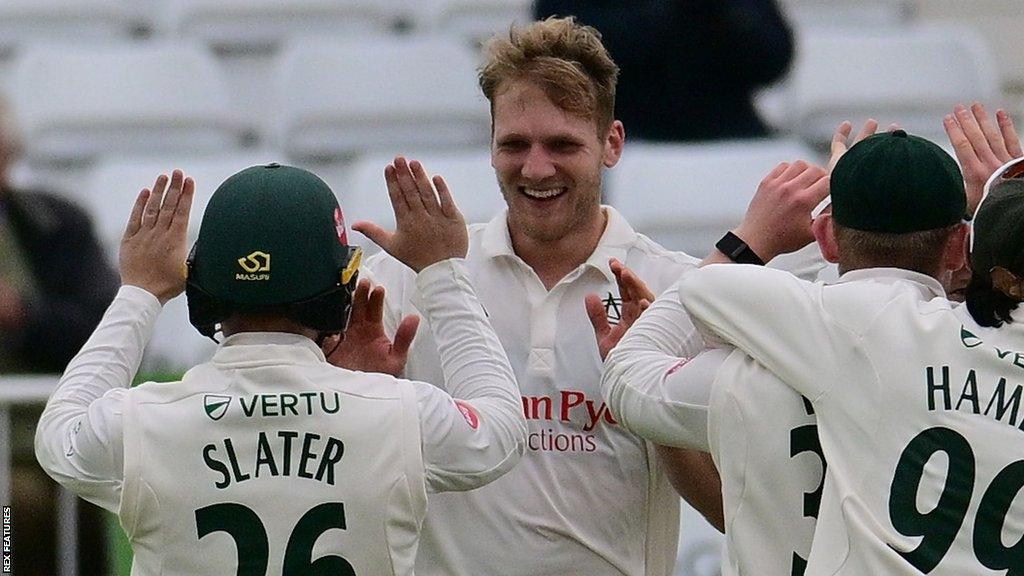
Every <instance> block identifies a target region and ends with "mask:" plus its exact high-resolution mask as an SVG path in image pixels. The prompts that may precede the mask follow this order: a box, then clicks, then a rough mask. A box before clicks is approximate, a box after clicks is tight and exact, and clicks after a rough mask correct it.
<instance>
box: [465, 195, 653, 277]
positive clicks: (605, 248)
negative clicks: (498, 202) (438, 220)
mask: <svg viewBox="0 0 1024 576" xmlns="http://www.w3.org/2000/svg"><path fill="white" fill-rule="evenodd" d="M601 210H602V211H603V212H604V213H605V215H606V216H607V217H608V221H607V222H606V223H605V227H604V232H603V233H602V234H601V239H600V240H598V242H597V248H595V249H594V252H593V253H592V254H591V255H590V257H589V258H587V260H586V262H584V266H588V267H591V268H595V269H597V270H599V271H600V272H601V273H602V274H604V276H605V278H606V279H608V281H609V282H612V281H614V280H615V275H614V274H612V269H611V267H610V266H609V265H608V260H609V259H611V258H616V259H618V260H620V261H623V262H624V261H625V259H626V254H627V253H628V251H629V247H630V246H631V245H632V244H633V243H634V242H635V241H636V231H635V230H633V227H632V226H630V225H629V223H628V222H626V219H625V218H623V216H622V214H619V212H618V210H616V209H615V208H612V207H611V206H607V205H602V206H601ZM480 246H481V248H482V249H483V253H484V255H485V256H487V257H488V258H498V257H508V256H516V254H515V251H514V250H513V249H512V237H511V236H510V235H509V231H508V208H505V209H504V210H502V211H501V212H499V213H498V215H497V216H495V217H494V218H492V219H491V221H490V222H488V223H487V224H486V226H485V227H484V232H483V240H482V241H481V245H480Z"/></svg>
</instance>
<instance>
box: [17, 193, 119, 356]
mask: <svg viewBox="0 0 1024 576" xmlns="http://www.w3.org/2000/svg"><path fill="white" fill-rule="evenodd" d="M0 226H6V227H8V231H9V232H10V233H11V235H12V236H13V237H14V238H15V239H16V241H17V243H18V247H19V248H20V252H21V255H22V258H23V259H24V261H25V263H26V265H27V267H28V269H29V270H30V272H31V275H32V282H33V284H34V289H33V290H31V292H30V293H29V294H21V295H20V299H21V307H22V310H23V318H22V320H21V322H20V326H19V327H18V328H15V329H10V328H9V329H7V330H5V334H4V338H3V345H4V346H5V347H6V348H7V350H5V351H4V352H5V354H6V355H7V356H8V357H9V358H13V361H14V365H15V366H16V367H17V368H18V369H19V371H30V372H61V371H63V370H64V367H65V365H66V364H67V363H68V361H69V360H71V358H72V357H74V355H75V354H76V353H77V352H78V349H79V348H81V346H82V344H84V343H85V341H86V339H87V338H88V337H89V334H90V333H91V332H92V330H93V329H94V328H95V327H96V324H97V323H99V320H100V318H102V317H103V312H104V311H105V310H106V307H107V306H108V305H109V304H110V302H111V301H112V300H113V298H114V294H115V293H116V292H117V288H118V286H119V284H120V280H119V278H118V275H117V273H116V272H114V270H113V269H112V268H111V266H110V264H109V263H108V262H107V259H106V255H105V253H104V251H103V249H102V247H101V246H100V243H99V242H98V241H97V239H96V236H95V234H94V233H93V230H92V223H91V221H90V219H89V217H88V216H87V215H86V214H85V212H83V211H82V209H81V208H79V207H77V206H76V205H74V204H72V203H71V202H69V201H67V200H65V199H62V198H59V197H57V196H53V195H51V194H47V193H41V192H28V191H15V190H11V189H6V190H0ZM8 257H11V254H10V253H5V254H0V258H8ZM0 280H2V279H0Z"/></svg>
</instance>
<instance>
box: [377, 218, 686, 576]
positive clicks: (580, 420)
mask: <svg viewBox="0 0 1024 576" xmlns="http://www.w3.org/2000/svg"><path fill="white" fill-rule="evenodd" d="M604 210H605V212H606V214H607V215H608V223H607V226H606V228H605V231H604V234H603V235H602V237H601V239H600V242H599V244H598V246H597V249H596V250H595V251H594V253H593V254H592V255H591V256H590V258H589V259H588V260H587V261H586V262H585V263H584V264H583V265H581V266H580V267H579V268H578V269H576V270H575V271H573V272H571V273H570V274H568V275H567V276H566V277H565V278H563V279H562V280H561V281H560V282H559V283H558V284H557V285H556V286H554V287H553V288H552V289H551V290H550V291H548V290H546V289H545V288H544V285H543V284H542V283H541V281H540V279H539V278H538V277H537V275H536V274H535V273H534V271H533V270H532V269H531V268H530V267H529V266H527V265H526V263H525V262H523V261H522V260H521V259H520V258H519V257H518V256H516V255H515V253H514V252H513V250H512V244H511V240H510V238H509V233H508V226H507V224H506V212H504V211H503V212H502V213H500V214H499V215H498V216H497V217H495V218H494V219H493V220H491V222H490V223H488V224H485V225H474V226H471V227H470V248H469V255H468V257H467V264H468V267H469V271H470V277H471V279H472V282H473V286H474V288H476V291H477V294H479V295H480V299H481V302H482V303H483V305H484V307H485V309H486V310H487V313H488V316H489V318H490V321H491V323H492V324H493V325H494V328H495V331H496V332H497V333H498V337H499V338H500V339H501V343H502V345H503V346H504V347H505V351H506V352H507V353H508V356H509V360H510V361H511V363H512V367H513V369H514V370H515V373H516V378H517V380H518V381H519V386H520V389H521V391H522V406H521V409H522V410H523V412H524V413H525V415H526V418H527V424H528V427H529V434H528V437H527V451H526V454H525V455H524V456H523V458H522V460H521V461H520V463H519V465H518V466H517V467H516V468H515V469H514V470H512V471H511V472H510V473H509V474H507V475H505V476H504V477H503V478H501V479H500V480H499V481H497V482H494V483H492V484H490V485H488V486H486V487H484V488H481V489H478V490H474V491H472V492H466V493H459V494H439V495H432V496H431V497H430V499H429V509H428V512H427V519H426V522H425V524H424V530H423V538H422V540H421V544H420V554H419V557H418V558H417V563H416V569H417V573H419V574H421V575H428V576H433V575H436V576H442V575H443V576H453V575H455V576H458V575H466V576H469V575H473V576H476V575H481V574H488V575H501V576H514V575H527V574H529V575H541V574H545V575H547V574H602V575H604V574H627V575H630V576H639V575H643V574H648V575H665V574H669V573H670V572H671V569H672V565H673V563H674V559H675V551H676V545H677V542H678V526H679V519H678V514H679V496H678V495H677V494H676V493H675V491H674V490H673V489H672V487H671V485H670V484H669V482H668V479H667V477H666V476H665V475H664V473H663V472H662V470H660V468H659V463H658V461H657V458H656V457H655V455H654V450H653V447H652V445H651V444H650V443H648V442H646V441H644V440H642V439H640V438H638V437H637V436H635V435H634V434H632V433H630V432H628V431H626V430H624V429H623V428H622V427H621V426H620V425H619V423H618V420H617V419H616V417H615V415H614V413H613V412H611V411H609V410H608V407H607V406H606V405H605V403H604V402H603V401H602V399H601V394H600V387H599V385H600V378H601V359H600V356H599V354H598V350H597V343H596V340H595V338H594V331H593V328H592V327H591V325H590V321H589V320H588V318H587V314H586V309H585V306H584V296H585V295H586V294H588V293H591V292H593V293H597V294H599V295H600V296H601V297H602V298H603V299H605V302H606V309H607V311H608V316H609V319H610V320H613V321H614V320H616V319H617V317H618V306H619V304H620V300H619V293H618V288H617V286H616V283H615V277H614V275H613V274H612V272H611V270H610V269H609V267H608V259H609V258H618V259H619V260H620V261H622V262H623V264H625V265H626V266H627V267H629V268H630V269H631V270H633V271H634V272H636V273H637V274H638V276H639V277H640V278H641V279H643V280H644V282H646V283H647V284H648V286H649V287H650V288H651V289H652V290H653V291H654V292H656V293H660V292H661V291H662V290H664V289H665V288H667V287H668V286H670V285H671V284H672V283H674V282H675V281H676V280H677V279H678V278H679V275H680V274H681V273H683V272H684V271H685V270H689V269H692V268H693V267H694V266H695V265H696V264H697V260H696V259H694V258H691V257H689V256H686V255H680V254H678V253H672V252H669V251H667V250H665V249H663V248H661V247H660V246H658V245H656V244H655V243H653V242H652V241H650V240H649V239H648V238H646V237H644V236H642V235H640V234H637V233H636V232H634V231H633V229H632V228H630V226H629V225H628V224H627V223H626V221H625V220H624V219H623V218H622V216H621V215H619V213H618V212H616V211H615V210H614V209H612V208H610V207H605V208H604ZM367 266H368V268H370V269H371V270H372V273H373V276H374V278H375V280H376V281H377V282H380V283H382V284H383V285H384V286H385V287H386V288H387V296H386V300H387V313H386V323H388V324H390V326H389V329H390V330H391V331H393V330H394V328H395V326H396V324H397V322H398V321H399V319H400V318H401V317H402V316H403V315H404V314H410V313H419V311H418V309H417V306H416V305H415V304H413V303H412V302H410V298H409V295H410V293H411V287H412V284H411V282H412V276H411V275H410V274H409V273H407V272H406V271H405V270H403V269H402V267H401V266H400V265H399V263H398V262H396V261H394V260H393V259H390V258H389V257H387V256H386V255H384V254H379V255H376V256H374V257H373V258H371V259H370V261H369V262H368V264H367ZM421 331H422V329H421ZM424 336H426V337H424ZM698 350H699V347H697V346H695V347H694V350H692V351H691V353H692V354H695V353H696V352H697V351H698ZM406 376H408V377H409V378H414V379H417V380H425V381H427V382H438V383H439V382H441V381H442V379H441V370H440V366H439V364H438V355H437V351H436V344H435V343H434V342H433V341H432V339H431V338H430V337H429V334H421V335H420V336H417V338H416V340H415V342H414V343H413V347H412V351H411V353H410V357H409V363H408V364H407V366H406Z"/></svg>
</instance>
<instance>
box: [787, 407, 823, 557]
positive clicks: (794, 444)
mask: <svg viewBox="0 0 1024 576" xmlns="http://www.w3.org/2000/svg"><path fill="white" fill-rule="evenodd" d="M801 399H802V400H803V401H804V410H806V411H807V415H808V416H811V415H813V414H814V408H813V407H812V406H811V402H810V401H809V400H808V399H807V398H801ZM805 452H809V453H811V454H814V455H816V456H817V457H818V459H819V460H820V461H821V481H820V482H818V487H817V488H815V489H814V491H813V492H804V518H814V519H817V518H818V510H819V509H820V508H821V493H822V490H823V489H824V487H825V468H826V467H827V464H826V463H825V453H824V452H823V451H822V450H821V440H820V439H819V438H818V425H817V424H804V425H803V426H798V427H796V428H793V429H792V430H790V431H789V457H790V458H796V457H797V456H798V455H800V454H803V453H805ZM806 571H807V559H806V558H804V557H802V556H800V555H799V554H797V553H796V552H793V564H792V568H791V569H790V575H791V576H803V574H804V572H806Z"/></svg>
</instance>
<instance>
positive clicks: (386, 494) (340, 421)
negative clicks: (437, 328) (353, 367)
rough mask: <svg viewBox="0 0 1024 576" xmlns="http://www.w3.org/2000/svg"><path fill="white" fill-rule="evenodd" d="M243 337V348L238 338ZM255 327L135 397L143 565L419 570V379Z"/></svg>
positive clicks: (135, 528)
mask: <svg viewBox="0 0 1024 576" xmlns="http://www.w3.org/2000/svg"><path fill="white" fill-rule="evenodd" d="M231 344H235V345H231ZM317 352H318V350H317V349H316V347H315V345H314V344H313V343H312V341H310V340H308V339H306V338H303V337H300V336H294V335H285V334H274V335H271V334H244V335H238V336H235V337H233V341H232V342H230V343H228V345H223V346H221V348H219V349H218V351H217V353H216V355H215V356H214V359H213V361H212V362H210V363H207V364H203V365H200V366H198V367H196V368H194V369H192V370H190V371H189V372H188V373H187V374H186V375H185V377H184V379H183V381H182V382H179V383H173V384H146V385H143V386H140V387H138V388H136V389H134V390H132V392H131V394H130V395H129V399H128V401H127V402H126V404H125V416H124V437H125V443H124V444H125V452H124V454H125V456H124V470H125V481H124V491H123V496H122V503H121V510H120V516H121V521H122V525H123V526H124V528H125V530H126V532H127V533H128V535H129V538H130V539H131V540H132V544H133V548H134V550H135V564H134V566H133V571H132V573H133V574H165V575H178V574H182V575H184V574H235V573H238V574H243V573H244V574H259V575H264V574H267V575H277V574H283V575H298V574H308V573H311V572H310V570H312V569H313V568H311V567H312V566H315V568H316V570H318V572H317V573H321V572H320V571H323V570H326V572H322V573H327V572H329V573H331V574H342V575H343V574H410V573H411V572H412V565H413V560H414V558H415V553H416V545H417V533H418V530H419V525H420V523H421V522H422V518H423V514H424V512H425V506H426V494H425V485H424V468H423V462H422V453H421V443H420V428H419V421H418V415H417V403H416V398H415V391H414V389H413V386H412V385H410V384H409V383H407V382H404V381H400V380H396V379H394V378H391V377H389V376H384V375H379V374H365V373H358V372H349V371H345V370H342V369H339V368H336V367H333V366H331V365H329V364H327V363H325V362H323V359H322V356H320V357H318V356H317Z"/></svg>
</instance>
